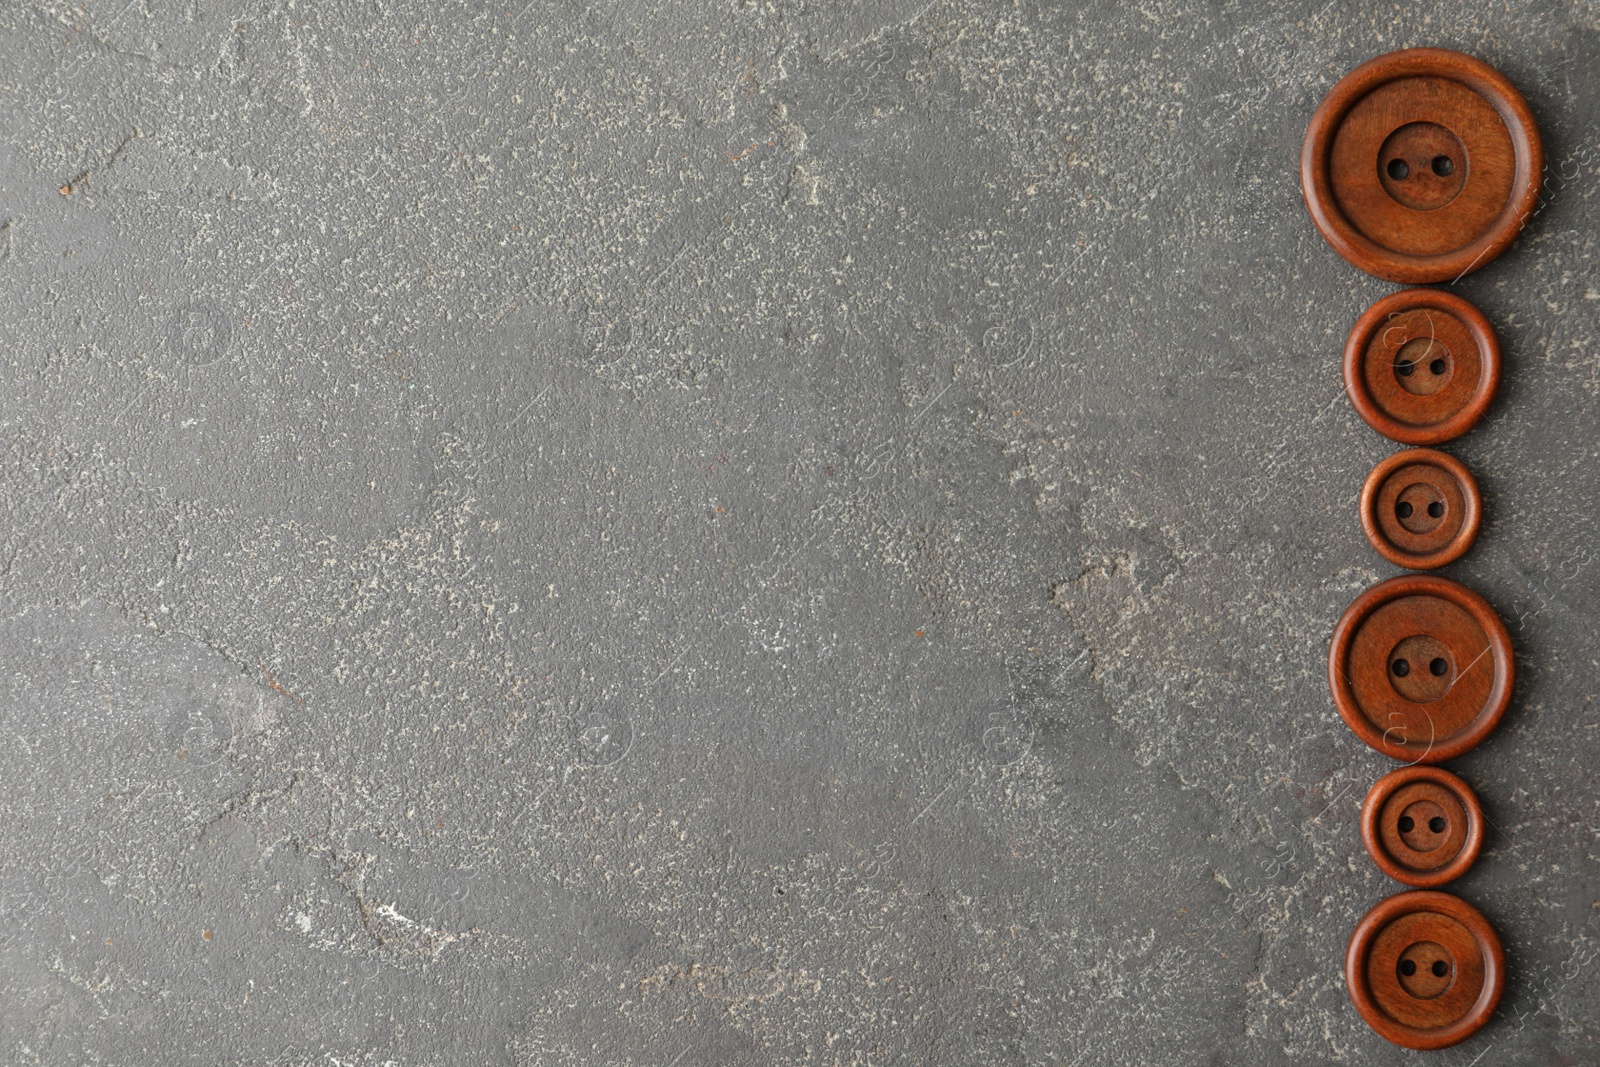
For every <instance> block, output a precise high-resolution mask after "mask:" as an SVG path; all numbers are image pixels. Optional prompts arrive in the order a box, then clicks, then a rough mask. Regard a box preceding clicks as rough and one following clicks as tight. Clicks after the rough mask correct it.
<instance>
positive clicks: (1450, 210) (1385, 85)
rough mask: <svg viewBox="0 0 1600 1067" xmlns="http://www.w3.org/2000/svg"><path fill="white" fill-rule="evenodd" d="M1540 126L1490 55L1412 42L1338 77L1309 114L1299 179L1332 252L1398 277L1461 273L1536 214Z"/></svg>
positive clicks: (1432, 278)
mask: <svg viewBox="0 0 1600 1067" xmlns="http://www.w3.org/2000/svg"><path fill="white" fill-rule="evenodd" d="M1543 169H1544V149H1543V147H1542V145H1541V143H1540V140H1539V126H1538V124H1537V123H1536V122H1535V121H1534V118H1533V112H1532V111H1531V110H1530V109H1529V108H1528V104H1527V101H1525V100H1523V99H1522V94H1521V93H1519V92H1517V90H1516V88H1515V87H1514V86H1512V84H1511V83H1510V82H1509V81H1507V80H1506V79H1505V77H1504V76H1503V75H1501V74H1500V72H1499V71H1497V70H1495V69H1494V68H1493V67H1491V66H1489V65H1488V64H1487V63H1484V62H1483V61H1481V60H1478V59H1474V58H1472V57H1471V56H1468V55H1463V54H1462V53H1460V52H1452V51H1449V50H1447V49H1443V48H1410V49H1406V50H1405V51H1401V52H1390V53H1389V54H1388V55H1383V56H1379V57H1378V58H1376V59H1373V60H1369V61H1368V62H1366V63H1363V64H1362V65H1361V66H1359V67H1357V68H1356V69H1355V70H1353V71H1351V72H1350V73H1349V74H1347V75H1345V76H1344V77H1343V78H1342V79H1340V81H1339V83H1338V84H1337V85H1335V86H1334V87H1333V89H1332V91H1331V92H1329V93H1328V95H1327V97H1326V98H1325V99H1324V100H1323V101H1322V103H1321V105H1320V106H1318V108H1317V110H1316V113H1315V114H1314V115H1312V117H1311V126H1310V128H1309V129H1307V130H1306V139H1305V145H1304V148H1303V150H1302V152H1301V156H1300V185H1301V188H1302V191H1303V192H1304V193H1305V199H1306V207H1307V208H1308V209H1309V210H1310V212H1311V220H1312V222H1314V223H1315V224H1316V227H1317V230H1318V231H1319V232H1320V233H1321V234H1322V236H1323V238H1324V239H1325V240H1326V241H1327V242H1328V243H1329V244H1330V245H1332V246H1333V249H1334V251H1336V252H1338V253H1339V255H1341V256H1343V257H1344V258H1345V259H1347V260H1349V261H1350V262H1351V263H1353V264H1354V265H1355V266H1357V267H1359V268H1360V269H1362V270H1364V271H1366V272H1367V273H1368V274H1375V275H1377V276H1378V277H1380V278H1387V279H1389V280H1390V281H1392V282H1402V283H1405V284H1411V285H1414V284H1417V283H1421V282H1442V281H1448V280H1453V279H1455V278H1459V277H1460V276H1461V275H1463V274H1466V273H1467V272H1469V271H1473V270H1477V269H1478V268H1479V267H1481V266H1483V265H1484V264H1485V263H1488V262H1489V261H1490V260H1492V259H1494V258H1495V257H1496V256H1498V255H1499V254H1500V253H1501V252H1504V251H1505V250H1506V247H1507V246H1508V245H1510V244H1511V242H1512V241H1513V240H1515V239H1516V236H1517V234H1518V233H1519V232H1520V231H1521V229H1522V227H1523V225H1524V224H1525V223H1526V222H1527V221H1528V218H1529V217H1530V216H1531V215H1532V214H1533V209H1534V205H1535V204H1536V203H1538V199H1539V185H1540V182H1541V181H1542V180H1543Z"/></svg>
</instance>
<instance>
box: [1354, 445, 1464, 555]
mask: <svg viewBox="0 0 1600 1067" xmlns="http://www.w3.org/2000/svg"><path fill="white" fill-rule="evenodd" d="M1482 511H1483V505H1482V502H1481V500H1480V499H1479V496H1478V483H1477V480H1476V479H1474V478H1473V477H1472V472H1471V471H1469V470H1467V468H1466V466H1465V465H1464V464H1462V462H1461V461H1460V460H1458V459H1456V458H1455V457H1453V456H1447V455H1445V454H1444V453H1443V452H1436V451H1434V450H1433V449H1431V448H1408V449H1406V450H1405V451H1404V452H1396V453H1395V454H1394V455H1392V456H1390V457H1389V458H1388V459H1386V460H1384V461H1383V462H1382V463H1379V464H1378V465H1377V466H1376V467H1374V468H1373V469H1372V473H1371V474H1369V475H1367V483H1366V485H1364V486H1362V487H1361V528H1362V529H1363V530H1364V531H1366V534H1367V540H1368V541H1371V542H1372V547H1373V548H1375V549H1377V550H1378V554H1379V555H1380V556H1382V557H1383V558H1384V559H1386V560H1388V561H1389V562H1390V563H1394V564H1397V565H1399V566H1401V567H1410V568H1411V569H1412V570H1419V571H1425V570H1431V569H1432V568H1434V567H1442V566H1444V565H1445V564H1446V563H1449V562H1451V561H1453V560H1456V559H1459V558H1460V557H1461V554H1462V553H1463V552H1465V551H1466V550H1467V549H1468V548H1470V547H1471V546H1472V542H1473V540H1474V539H1475V538H1477V536H1478V524H1479V522H1480V521H1481V517H1482Z"/></svg>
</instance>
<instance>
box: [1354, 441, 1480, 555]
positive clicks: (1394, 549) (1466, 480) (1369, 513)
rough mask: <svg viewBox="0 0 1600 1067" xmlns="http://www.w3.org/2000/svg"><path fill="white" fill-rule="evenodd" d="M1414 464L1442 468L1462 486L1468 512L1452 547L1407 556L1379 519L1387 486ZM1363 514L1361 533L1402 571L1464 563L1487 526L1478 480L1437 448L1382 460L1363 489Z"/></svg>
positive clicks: (1416, 449) (1376, 549)
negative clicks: (1381, 494) (1480, 530)
mask: <svg viewBox="0 0 1600 1067" xmlns="http://www.w3.org/2000/svg"><path fill="white" fill-rule="evenodd" d="M1413 463H1416V464H1426V465H1428V466H1433V467H1442V468H1443V469H1444V470H1445V471H1446V472H1447V473H1448V474H1449V475H1450V476H1451V477H1452V478H1454V479H1455V480H1456V482H1457V484H1459V485H1460V486H1461V496H1462V500H1463V502H1464V503H1463V506H1464V508H1465V509H1466V517H1465V518H1463V519H1462V521H1461V529H1459V530H1457V531H1456V535H1455V536H1454V537H1453V538H1451V539H1450V542H1449V543H1448V544H1446V545H1445V546H1444V547H1443V548H1440V549H1436V550H1435V551H1433V552H1426V553H1419V552H1407V551H1406V550H1405V549H1403V548H1401V547H1400V546H1399V545H1397V544H1395V543H1394V542H1393V541H1390V540H1389V539H1388V537H1386V536H1385V535H1384V532H1383V525H1382V523H1381V522H1380V521H1379V519H1378V495H1379V492H1380V491H1381V490H1382V488H1383V484H1384V482H1385V481H1387V480H1388V478H1389V475H1391V474H1393V473H1394V472H1395V471H1397V470H1399V469H1400V468H1401V467H1406V466H1409V465H1411V464H1413ZM1360 511H1361V530H1362V532H1363V533H1365V534H1366V535H1367V540H1368V541H1369V542H1370V543H1371V544H1372V547H1373V549H1374V550H1375V551H1376V552H1377V553H1378V555H1380V556H1382V557H1383V558H1384V559H1386V560H1388V561H1389V562H1390V563H1393V564H1395V565H1396V566H1398V567H1408V568H1410V569H1411V570H1414V571H1430V570H1433V569H1434V568H1436V567H1443V566H1444V565H1445V564H1446V563H1453V562H1455V561H1456V560H1458V559H1460V558H1461V557H1462V555H1464V554H1465V553H1466V551H1467V549H1469V548H1471V547H1472V544H1473V542H1474V541H1476V540H1477V539H1478V528H1479V527H1480V526H1481V525H1482V523H1483V498H1482V496H1481V494H1480V493H1479V492H1478V480H1477V479H1476V478H1474V477H1473V476H1472V472H1471V471H1470V470H1468V469H1467V465H1466V464H1465V463H1462V462H1461V461H1460V460H1459V459H1456V458H1455V457H1454V456H1452V455H1450V454H1448V453H1446V452H1440V451H1439V450H1437V449H1433V448H1407V449H1404V450H1403V451H1400V452H1396V453H1395V454H1394V455H1392V456H1389V457H1388V458H1386V459H1383V460H1381V461H1380V462H1379V463H1378V465H1377V466H1376V467H1374V468H1372V473H1371V474H1369V475H1367V480H1366V482H1365V483H1364V484H1363V485H1362V486H1361V504H1360Z"/></svg>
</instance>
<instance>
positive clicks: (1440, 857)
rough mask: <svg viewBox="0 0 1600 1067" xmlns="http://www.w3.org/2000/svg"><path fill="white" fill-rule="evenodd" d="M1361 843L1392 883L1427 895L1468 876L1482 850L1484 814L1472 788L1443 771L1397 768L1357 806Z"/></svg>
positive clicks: (1426, 768) (1422, 768) (1432, 768)
mask: <svg viewBox="0 0 1600 1067" xmlns="http://www.w3.org/2000/svg"><path fill="white" fill-rule="evenodd" d="M1361 839H1362V840H1363V841H1364V842H1366V845H1367V852H1368V853H1370V854H1371V855H1372V860H1373V862H1374V863H1376V864H1377V865H1378V868H1379V869H1380V870H1382V871H1383V873H1384V874H1387V875H1388V876H1389V877H1390V878H1393V879H1394V880H1395V881H1397V882H1404V883H1405V884H1406V885H1409V886H1415V887H1416V888H1418V889H1432V888H1433V887H1435V886H1441V885H1444V884H1445V883H1446V882H1450V881H1454V880H1455V879H1457V878H1459V877H1461V876H1462V875H1463V874H1465V873H1467V868H1468V867H1471V866H1472V864H1473V863H1474V862H1475V861H1476V860H1477V858H1478V852H1479V850H1480V849H1482V848H1483V808H1481V807H1479V805H1478V798H1477V796H1476V795H1475V794H1474V793H1473V792H1472V787H1471V786H1469V785H1467V783H1466V782H1463V781H1462V780H1461V779H1460V778H1457V777H1456V776H1455V775H1453V774H1451V773H1450V772H1449V771H1447V770H1445V769H1443V768H1442V767H1402V768H1400V769H1399V770H1397V771H1390V772H1389V773H1388V774H1386V775H1384V776H1383V777H1382V778H1380V779H1378V782H1377V784H1376V785H1374V786H1373V787H1372V789H1371V791H1370V792H1368V793H1367V799H1366V800H1365V801H1363V802H1362V804H1361Z"/></svg>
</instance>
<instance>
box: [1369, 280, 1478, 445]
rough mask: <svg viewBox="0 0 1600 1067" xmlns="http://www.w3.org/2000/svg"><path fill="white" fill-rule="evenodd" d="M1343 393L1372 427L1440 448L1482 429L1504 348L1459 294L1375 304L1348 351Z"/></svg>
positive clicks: (1410, 292) (1416, 292) (1415, 294)
mask: <svg viewBox="0 0 1600 1067" xmlns="http://www.w3.org/2000/svg"><path fill="white" fill-rule="evenodd" d="M1344 388H1345V392H1346V393H1348V394H1349V396H1350V403H1351V404H1353V405H1355V409H1356V413H1357V414H1359V415H1360V416H1361V417H1362V418H1363V419H1364V420H1366V423H1367V425H1368V426H1371V427H1372V428H1373V429H1374V430H1377V431H1378V432H1379V433H1381V434H1383V435H1384V436H1385V437H1388V438H1390V439H1391V440H1394V441H1399V442H1400V443H1402V444H1407V445H1436V444H1439V443H1440V442H1443V441H1448V440H1451V439H1452V438H1455V437H1459V436H1461V435H1462V434H1464V433H1466V432H1467V431H1468V430H1470V429H1471V428H1472V427H1473V426H1474V425H1476V424H1477V422H1478V420H1479V419H1481V418H1482V417H1483V414H1484V412H1485V411H1487V410H1488V409H1489V405H1490V404H1491V403H1492V402H1493V401H1494V395H1495V393H1496V392H1497V391H1498V390H1499V388H1500V342H1499V339H1498V338H1496V337H1495V333H1494V329H1493V327H1491V326H1490V325H1489V320H1488V319H1486V318H1484V316H1483V312H1481V311H1479V310H1478V309H1477V308H1475V307H1473V306H1472V305H1471V304H1469V303H1467V302H1466V301H1465V300H1463V299H1461V298H1460V297H1459V296H1456V295H1454V294H1453V293H1446V292H1444V291H1442V290H1439V289H1404V290H1401V291H1400V292H1398V293H1393V294H1391V295H1389V296H1386V297H1384V298H1383V299H1382V300H1379V301H1378V302H1377V303H1376V304H1373V305H1372V306H1371V307H1369V308H1368V309H1367V310H1366V311H1364V312H1362V313H1361V317H1360V318H1358V319H1357V320H1356V324H1355V326H1354V327H1352V328H1351V330H1350V336H1349V337H1348V338H1346V340H1345V346H1344Z"/></svg>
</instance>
